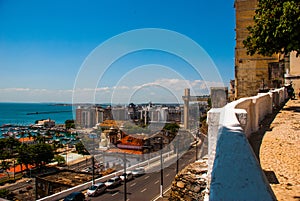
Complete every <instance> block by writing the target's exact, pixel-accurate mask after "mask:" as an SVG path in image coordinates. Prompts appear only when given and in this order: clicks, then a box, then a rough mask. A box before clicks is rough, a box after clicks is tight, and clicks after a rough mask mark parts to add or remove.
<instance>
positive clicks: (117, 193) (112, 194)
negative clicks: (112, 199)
mask: <svg viewBox="0 0 300 201" xmlns="http://www.w3.org/2000/svg"><path fill="white" fill-rule="evenodd" d="M118 193H119V192H116V193H114V194H112V195H111V196H115V195H117V194H118Z"/></svg>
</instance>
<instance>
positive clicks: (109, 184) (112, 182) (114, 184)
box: [105, 177, 122, 188]
mask: <svg viewBox="0 0 300 201" xmlns="http://www.w3.org/2000/svg"><path fill="white" fill-rule="evenodd" d="M121 181H122V180H121V179H120V177H113V178H111V179H109V180H107V181H106V182H105V185H106V187H107V188H115V187H117V186H119V185H120V184H121Z"/></svg>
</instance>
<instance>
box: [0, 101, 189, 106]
mask: <svg viewBox="0 0 300 201" xmlns="http://www.w3.org/2000/svg"><path fill="white" fill-rule="evenodd" d="M3 103H4V104H6V103H8V104H9V103H13V104H52V105H53V104H56V105H63V104H64V105H129V104H131V103H133V104H140V105H145V104H149V103H151V104H155V105H159V104H160V105H163V104H165V105H172V104H173V105H174V104H177V105H181V104H184V102H179V103H175V102H174V103H172V102H139V103H135V102H130V103H70V102H17V101H0V104H3Z"/></svg>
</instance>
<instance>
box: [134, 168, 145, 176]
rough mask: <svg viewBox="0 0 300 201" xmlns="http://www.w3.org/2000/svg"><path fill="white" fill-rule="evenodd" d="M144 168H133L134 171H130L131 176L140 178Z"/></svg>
mask: <svg viewBox="0 0 300 201" xmlns="http://www.w3.org/2000/svg"><path fill="white" fill-rule="evenodd" d="M145 173H146V172H145V168H143V167H138V168H135V169H134V170H132V174H133V176H135V177H137V176H141V175H143V174H145Z"/></svg>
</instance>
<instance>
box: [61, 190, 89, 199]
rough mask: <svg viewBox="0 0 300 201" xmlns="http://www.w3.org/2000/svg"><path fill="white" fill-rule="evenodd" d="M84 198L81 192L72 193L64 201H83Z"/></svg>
mask: <svg viewBox="0 0 300 201" xmlns="http://www.w3.org/2000/svg"><path fill="white" fill-rule="evenodd" d="M84 200H85V196H84V194H83V193H82V192H73V193H71V194H70V195H68V196H67V197H65V199H64V201H84Z"/></svg>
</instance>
